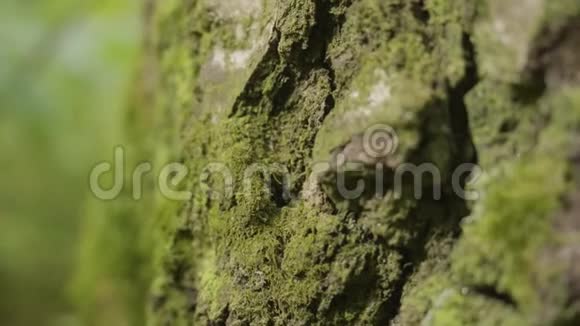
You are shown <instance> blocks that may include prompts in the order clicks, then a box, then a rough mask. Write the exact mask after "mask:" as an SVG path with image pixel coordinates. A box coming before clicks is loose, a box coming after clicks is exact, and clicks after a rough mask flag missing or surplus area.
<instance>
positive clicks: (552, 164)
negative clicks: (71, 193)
mask: <svg viewBox="0 0 580 326" xmlns="http://www.w3.org/2000/svg"><path fill="white" fill-rule="evenodd" d="M149 15H150V26H149V29H150V30H149V34H150V38H151V39H150V43H148V45H149V46H148V47H147V48H148V51H149V53H148V57H147V60H146V64H145V65H144V66H145V67H146V69H144V70H145V71H146V72H145V73H144V75H147V76H155V77H153V78H154V79H155V80H156V83H155V84H148V83H143V84H142V85H141V87H142V88H146V89H153V90H154V92H153V96H151V94H149V95H147V96H148V97H147V98H148V99H151V100H150V101H149V100H148V101H143V100H141V105H138V106H140V107H139V108H138V110H135V112H136V113H135V116H137V117H138V118H137V119H136V120H138V121H140V124H141V128H142V130H145V131H144V132H142V134H140V135H141V136H139V137H136V139H138V140H139V141H142V140H143V139H154V140H155V141H151V142H149V143H148V145H141V148H156V150H155V151H156V153H157V154H156V155H157V156H156V162H158V163H162V162H166V161H175V160H178V161H181V162H184V163H185V164H186V165H187V166H188V167H189V169H190V174H189V177H188V179H187V181H186V182H184V184H183V185H182V188H183V189H188V190H190V191H192V192H193V194H194V195H193V198H192V199H191V200H189V201H185V202H167V201H164V200H162V199H161V196H159V195H156V196H155V198H150V199H149V200H148V201H147V204H144V203H136V204H130V205H127V206H123V207H129V208H127V210H125V211H124V213H123V214H119V213H112V212H113V211H114V212H118V211H119V208H108V212H104V213H103V214H105V215H109V216H114V217H109V218H108V220H109V221H116V222H110V223H108V224H105V226H104V227H102V228H101V230H105V231H101V232H102V233H105V234H106V233H107V232H117V233H121V234H133V235H134V234H139V239H141V238H144V239H149V240H147V241H149V243H148V244H147V245H146V246H140V248H145V249H143V250H141V249H140V251H139V250H132V249H131V247H132V245H133V244H134V243H132V242H131V241H130V240H123V241H126V242H129V243H126V244H125V245H120V246H118V247H120V248H125V249H122V250H108V251H107V255H110V256H115V257H117V258H116V260H114V261H118V262H125V264H128V266H130V267H127V269H125V271H126V272H124V274H119V273H114V272H112V273H110V276H109V279H106V278H104V277H101V278H103V279H104V280H105V281H102V282H105V284H108V285H109V286H110V287H111V288H115V289H118V288H119V287H120V285H119V284H122V285H123V289H124V290H123V291H125V292H126V293H135V292H134V291H138V292H136V293H142V291H143V288H144V287H149V281H151V282H150V283H151V288H150V290H149V292H150V294H149V295H148V297H147V299H146V300H145V299H143V298H142V297H141V296H137V297H135V296H134V295H133V296H132V295H128V294H126V295H125V296H123V297H121V298H120V299H119V297H116V299H115V301H114V302H116V303H115V304H111V303H110V302H109V304H108V306H109V308H102V309H104V310H103V311H109V310H111V309H113V310H114V309H117V310H119V308H118V306H117V304H118V305H123V304H125V305H126V306H128V307H130V308H126V309H125V310H126V311H130V312H132V315H134V316H140V312H135V311H139V309H141V308H142V309H145V310H147V316H148V318H147V319H148V323H150V324H151V325H389V324H391V325H442V326H449V325H578V324H579V323H580V195H579V194H580V188H579V181H580V174H579V173H580V163H579V160H580V158H579V152H580V143H579V142H578V136H579V134H578V133H579V132H580V56H578V53H580V2H578V1H577V0H569V1H568V0H562V1H553V0H519V1H515V0H486V1H465V0H425V1H421V0H286V1H273V0H263V1H262V0H181V1H178V0H171V1H156V2H155V3H154V4H152V5H151V8H150V12H149ZM137 102H139V101H137ZM152 103H153V105H151V104H152ZM376 124H387V125H389V126H391V127H393V129H394V130H395V131H396V132H397V134H398V135H399V137H400V141H399V147H398V150H397V152H396V154H395V155H396V162H397V163H393V164H395V165H397V164H402V163H403V162H410V163H414V164H420V163H425V162H432V163H433V164H435V165H436V166H437V167H438V168H439V170H440V171H441V172H442V175H443V180H442V187H443V196H442V198H441V199H440V200H436V199H433V198H426V197H427V196H424V198H422V199H415V197H414V196H413V191H412V187H413V184H412V183H410V184H405V185H404V187H403V191H402V195H401V196H399V197H393V196H390V195H389V194H390V189H388V188H387V190H388V191H387V192H386V194H385V195H384V196H380V197H377V196H375V194H365V196H363V197H362V198H361V199H360V200H356V201H353V200H350V201H345V200H341V199H340V198H337V197H336V196H334V194H333V189H332V185H329V184H326V183H325V181H324V180H323V178H317V177H314V178H311V177H310V176H311V174H312V166H313V164H314V163H316V162H328V161H329V160H332V156H333V155H332V154H331V153H332V152H333V151H334V152H335V153H336V150H337V149H344V148H345V146H347V145H348V144H349V142H353V141H354V139H356V137H357V136H359V135H361V134H363V133H364V132H365V130H367V129H368V128H369V127H372V126H373V125H376ZM152 144H153V145H152ZM216 162H219V163H222V164H225V165H226V166H227V167H228V169H229V170H230V171H231V173H232V176H233V178H234V180H235V181H236V182H235V187H234V189H233V196H232V197H231V198H227V197H222V198H217V197H215V196H211V191H212V190H216V189H221V188H220V185H221V184H223V181H224V180H223V179H222V178H220V177H219V173H213V174H207V173H206V175H205V176H206V177H205V178H201V181H200V175H203V174H204V171H207V170H206V168H207V167H208V164H212V163H216ZM255 163H261V164H268V165H269V166H270V167H272V166H274V167H275V168H273V169H272V170H271V171H270V173H271V174H273V176H274V182H272V185H271V187H270V188H269V191H264V190H263V185H264V179H265V178H266V177H265V176H264V173H255V174H253V175H252V176H251V177H249V178H248V177H246V178H245V179H244V173H245V171H247V169H248V168H249V167H251V166H252V165H253V164H255ZM463 163H478V164H479V165H480V166H481V167H482V168H483V170H484V171H485V178H483V179H481V180H480V182H477V183H476V184H475V185H474V186H473V187H474V189H476V190H478V191H479V192H480V193H481V194H482V196H481V197H480V199H478V200H476V201H472V202H466V201H464V200H463V199H461V198H459V197H458V196H456V195H455V194H454V193H453V191H451V174H452V172H453V171H454V170H455V168H457V167H458V166H459V165H461V164H463ZM390 168H394V166H390V167H387V170H388V169H390ZM284 169H287V172H289V174H290V175H291V181H292V182H291V187H290V189H289V190H290V193H291V194H292V198H288V197H287V196H283V194H282V189H281V188H282V183H283V182H281V181H276V180H278V179H277V178H276V177H277V176H281V175H283V173H284ZM362 169H365V168H364V167H363V168H362ZM362 172H363V174H364V172H369V171H362ZM334 173H338V171H335V170H330V171H326V174H331V175H333V174H334ZM247 179H249V180H250V182H246V183H244V181H243V180H247ZM222 187H223V186H222ZM222 190H223V189H222ZM152 203H156V204H152ZM145 205H147V207H148V208H147V209H143V207H144V206H145ZM117 206H122V205H121V204H117ZM121 210H122V209H121ZM145 211H147V212H152V214H148V213H145ZM149 215H151V216H152V217H151V219H148V218H146V216H149ZM119 220H121V221H125V222H119ZM150 220H151V221H150ZM127 221H129V222H127ZM139 221H143V222H139ZM93 229H94V228H93ZM111 229H114V230H115V231H111ZM106 230H108V231H106ZM90 232H94V231H90ZM152 234H155V235H154V236H153V235H152ZM101 237H102V236H101ZM91 238H92V239H94V238H97V239H98V238H99V236H92V237H91ZM99 241H102V240H99ZM147 241H145V242H147ZM92 247H95V245H93V246H92ZM147 248H153V249H154V250H149V249H147ZM101 249H102V248H101ZM89 251H90V250H89ZM136 252H138V255H140V256H144V257H147V256H148V255H151V256H153V257H154V259H153V263H152V265H153V267H152V271H149V269H146V268H145V267H143V266H145V265H147V264H144V265H135V264H134V262H135V257H136ZM101 255H102V254H101ZM88 257H89V258H87V259H94V255H89V256H88ZM126 262H133V263H131V264H132V265H129V263H126ZM136 266H139V267H136ZM139 268H141V270H137V269H139ZM143 270H147V271H148V274H147V275H148V276H147V277H141V278H138V277H134V275H140V273H141V272H142V271H143ZM149 277H150V278H151V279H149ZM85 279H87V281H86V282H85V284H91V278H90V277H85ZM87 287H88V288H90V286H87ZM87 291H88V292H89V293H90V292H91V291H92V290H90V289H89V290H87ZM102 291H103V290H102V287H101V293H100V294H94V293H93V294H90V295H89V297H90V298H91V299H90V300H92V301H90V302H91V303H93V304H94V302H95V300H97V301H96V302H101V301H103V302H105V301H107V300H106V299H103V297H104V298H107V295H109V296H111V297H113V296H115V295H114V294H111V293H114V292H115V291H118V290H110V292H106V291H105V292H106V293H108V294H103V293H102ZM132 291H133V292H132ZM125 292H124V293H125ZM99 295H100V296H101V298H100V299H99ZM131 298H132V299H131ZM99 300H100V301H99ZM128 302H130V303H128ZM104 306H107V305H102V306H101V307H104ZM115 307H116V308H115ZM107 309H108V310H107ZM126 313H127V312H125V314H126ZM112 314H114V313H112ZM103 315H106V314H101V316H100V318H101V319H102V318H103ZM135 318H137V319H130V320H133V322H135V323H137V324H139V323H142V320H140V319H139V318H140V317H135ZM135 320H137V321H135Z"/></svg>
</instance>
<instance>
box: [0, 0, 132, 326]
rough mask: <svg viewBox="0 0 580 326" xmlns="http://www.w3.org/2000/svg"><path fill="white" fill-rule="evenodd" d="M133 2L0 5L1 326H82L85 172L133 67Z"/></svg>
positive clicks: (118, 132)
mask: <svg viewBox="0 0 580 326" xmlns="http://www.w3.org/2000/svg"><path fill="white" fill-rule="evenodd" d="M141 7H142V5H141V3H140V1H138V0H107V1H93V2H90V1H79V0H51V1H39V0H36V1H34V0H30V1H20V0H3V1H1V2H0V325H6V326H12V325H14V326H19V325H80V324H81V322H80V318H78V316H77V314H76V313H75V311H76V309H75V306H74V302H75V299H74V292H75V291H74V286H73V285H72V283H74V282H73V279H74V277H73V275H74V271H75V264H76V262H77V260H78V259H79V256H80V253H79V241H80V240H81V239H80V238H81V237H80V233H79V230H80V226H81V224H82V223H83V216H86V214H84V213H83V210H84V207H85V206H86V205H85V204H86V201H87V200H88V199H87V197H89V194H88V189H89V187H88V175H89V171H90V169H91V167H92V166H94V165H95V164H96V163H98V162H100V161H103V160H105V159H107V160H110V159H111V158H112V155H113V147H114V146H115V144H117V143H119V141H120V139H121V138H122V133H123V131H122V121H123V119H122V115H123V112H124V111H123V109H124V107H125V106H126V103H127V97H128V93H129V91H128V90H129V89H130V87H131V83H132V82H133V80H134V76H135V70H136V67H137V64H138V57H139V50H140V44H141V41H140V38H141V26H140V25H141V12H142V10H141Z"/></svg>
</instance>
